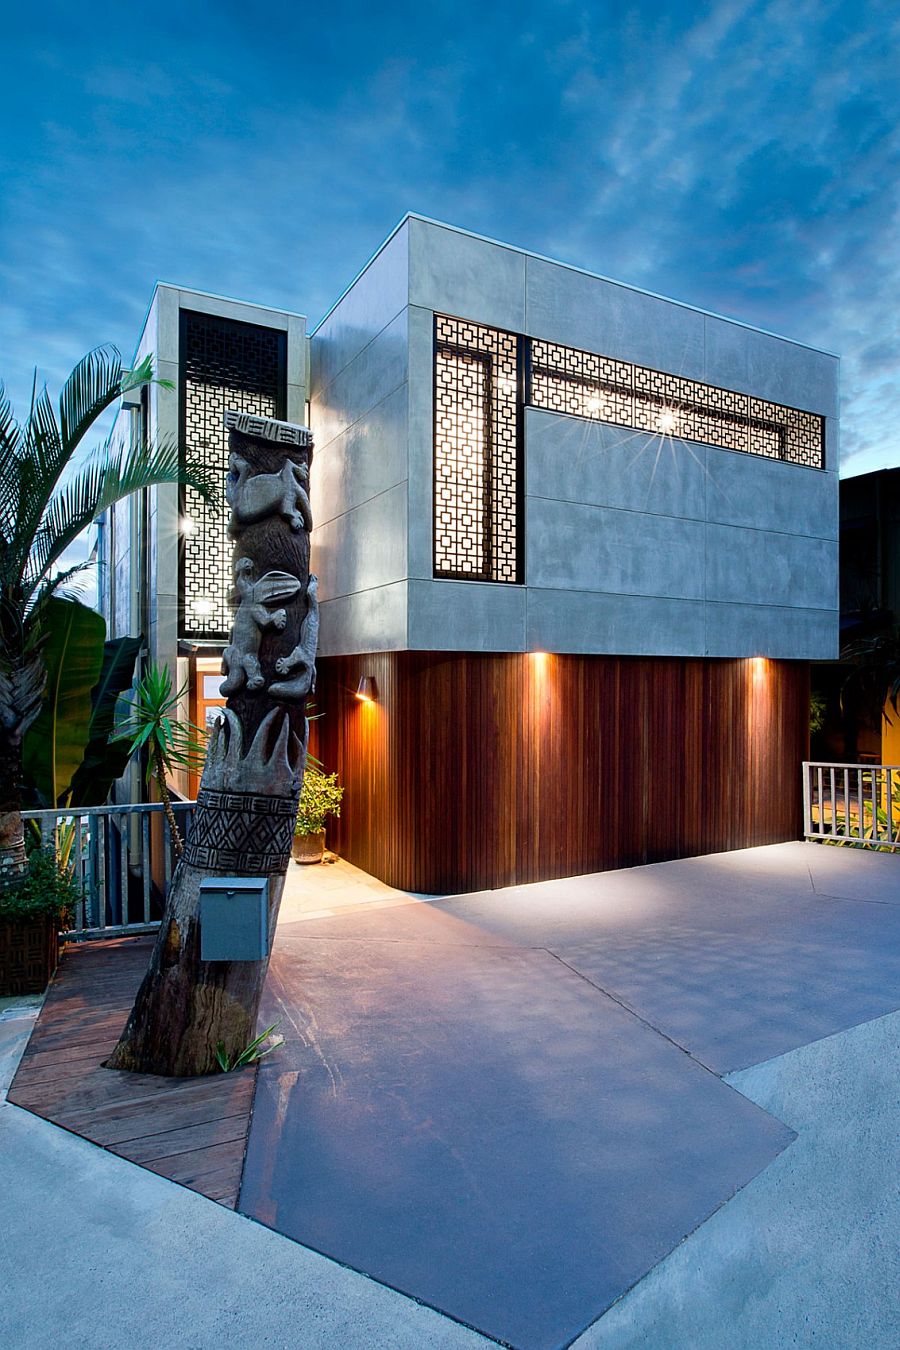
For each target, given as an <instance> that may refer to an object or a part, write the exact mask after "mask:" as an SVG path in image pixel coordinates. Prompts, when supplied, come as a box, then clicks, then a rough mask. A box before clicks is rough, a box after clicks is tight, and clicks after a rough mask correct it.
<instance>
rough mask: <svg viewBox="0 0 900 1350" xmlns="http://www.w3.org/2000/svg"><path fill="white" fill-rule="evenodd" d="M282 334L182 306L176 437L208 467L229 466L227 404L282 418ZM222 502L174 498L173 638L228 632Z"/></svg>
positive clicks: (217, 637)
mask: <svg viewBox="0 0 900 1350" xmlns="http://www.w3.org/2000/svg"><path fill="white" fill-rule="evenodd" d="M286 354H287V337H286V334H285V333H283V332H280V331H279V330H277V329H274V328H261V327H258V326H257V325H255V324H249V323H240V322H238V321H237V320H234V319H223V318H219V317H218V316H216V315H211V314H197V313H194V312H193V311H191V310H182V311H181V345H180V355H181V443H182V445H184V446H185V448H186V449H188V450H189V451H190V452H191V453H192V454H193V455H195V456H197V457H198V458H200V459H202V460H204V461H205V463H206V464H207V465H209V467H210V468H212V469H214V470H215V472H216V474H217V476H218V477H219V479H220V482H221V484H222V487H223V490H224V484H225V475H226V472H227V470H228V432H227V431H226V429H225V423H224V420H223V415H224V412H225V409H226V408H237V409H239V410H240V411H241V412H249V413H257V414H262V415H263V416H268V417H278V418H283V417H284V416H285V395H286ZM227 526H228V507H227V505H226V503H225V500H224V496H222V497H220V501H219V506H218V507H217V508H213V507H210V506H208V505H207V504H206V503H205V502H204V501H203V499H202V498H201V497H200V496H199V494H198V493H197V492H195V491H194V490H193V488H190V487H187V488H184V489H183V491H182V499H181V527H182V534H181V568H180V577H181V595H180V605H179V609H180V616H179V636H181V637H185V638H189V639H192V640H194V641H197V640H199V641H203V640H206V641H222V640H224V639H225V638H227V637H228V634H229V632H230V630H231V610H230V608H229V605H228V592H229V589H230V586H231V540H230V539H229V538H228V529H227Z"/></svg>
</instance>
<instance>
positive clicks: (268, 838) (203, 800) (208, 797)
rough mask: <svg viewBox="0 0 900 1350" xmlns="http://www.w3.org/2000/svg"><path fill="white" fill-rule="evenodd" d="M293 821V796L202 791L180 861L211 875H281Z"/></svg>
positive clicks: (285, 865)
mask: <svg viewBox="0 0 900 1350" xmlns="http://www.w3.org/2000/svg"><path fill="white" fill-rule="evenodd" d="M296 819H297V799H296V797H264V796H261V795H260V794H258V793H253V792H213V791H210V789H209V788H201V789H200V791H199V792H198V794H197V806H196V809H195V811H194V818H193V820H192V821H191V832H190V835H189V837H188V840H187V842H186V844H185V848H184V860H185V862H187V863H190V865H191V866H192V867H201V868H204V869H205V870H207V871H214V872H238V873H239V872H249V873H255V874H261V875H263V876H268V875H269V874H270V873H273V872H286V871H287V865H288V863H289V861H290V857H291V841H292V839H293V837H294V822H295V821H296Z"/></svg>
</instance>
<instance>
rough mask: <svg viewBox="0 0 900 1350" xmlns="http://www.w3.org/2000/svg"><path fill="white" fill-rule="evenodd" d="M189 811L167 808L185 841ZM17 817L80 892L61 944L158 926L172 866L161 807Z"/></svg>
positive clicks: (183, 804)
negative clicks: (31, 829)
mask: <svg viewBox="0 0 900 1350" xmlns="http://www.w3.org/2000/svg"><path fill="white" fill-rule="evenodd" d="M195 806H196V802H192V801H183V800H173V802H172V809H173V811H174V813H175V816H176V818H177V819H178V820H179V822H180V825H181V828H182V830H183V833H184V834H185V835H187V833H188V831H189V830H190V822H191V816H192V813H193V810H194V807H195ZM22 815H23V818H24V819H25V820H26V821H33V822H34V823H35V825H36V826H37V827H38V829H39V830H40V835H41V841H42V843H43V845H44V846H45V847H52V848H54V849H55V851H56V854H57V857H58V858H60V859H61V860H62V861H63V862H64V863H65V864H66V866H68V867H69V868H70V870H71V873H72V875H73V877H74V880H75V881H76V883H77V884H78V887H79V890H80V892H81V898H80V899H79V901H78V903H77V905H76V907H75V915H74V918H73V923H72V927H71V928H70V929H69V930H68V931H67V932H66V934H65V936H66V938H67V939H70V940H75V941H79V940H82V939H84V938H87V937H121V936H123V935H126V934H129V933H147V932H153V931H154V930H155V929H156V928H158V927H159V916H160V915H161V914H162V908H163V904H164V902H165V897H166V892H167V890H168V888H169V883H170V881H171V879H172V873H173V872H174V870H175V862H176V858H175V850H174V845H173V842H172V838H171V833H170V830H169V822H168V819H167V817H166V815H165V807H164V805H163V803H162V802H131V803H125V804H122V805H120V806H116V805H113V806H84V807H51V808H49V809H40V810H29V811H23V812H22ZM156 818H159V820H158V823H154V822H155V821H156Z"/></svg>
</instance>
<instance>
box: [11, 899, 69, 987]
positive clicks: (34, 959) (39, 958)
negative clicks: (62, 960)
mask: <svg viewBox="0 0 900 1350" xmlns="http://www.w3.org/2000/svg"><path fill="white" fill-rule="evenodd" d="M58 961H59V923H58V921H57V920H56V919H51V918H48V917H47V916H46V915H40V916H39V917H35V918H29V919H0V998H10V997H11V996H13V995H16V994H42V993H43V992H44V990H45V989H46V988H47V985H48V984H49V983H50V977H51V975H52V974H53V972H54V971H55V970H56V966H57V962H58Z"/></svg>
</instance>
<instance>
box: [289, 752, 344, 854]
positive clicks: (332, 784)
mask: <svg viewBox="0 0 900 1350" xmlns="http://www.w3.org/2000/svg"><path fill="white" fill-rule="evenodd" d="M343 795H344V789H343V788H342V787H341V786H340V784H339V783H338V776H337V774H336V773H323V772H322V770H321V769H316V768H314V767H313V766H312V765H311V764H308V765H307V767H306V773H305V775H304V777H303V790H302V792H301V793H300V806H299V809H298V811H297V823H296V825H295V826H294V844H293V848H292V850H291V852H292V854H293V857H294V861H295V862H298V863H317V862H321V861H322V858H323V857H324V854H325V820H326V817H328V816H339V815H340V814H341V798H342V797H343Z"/></svg>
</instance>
